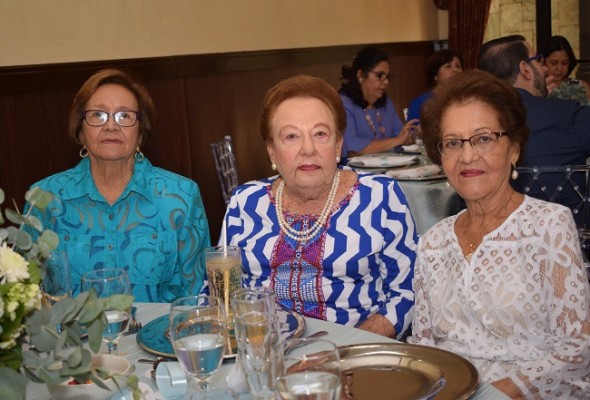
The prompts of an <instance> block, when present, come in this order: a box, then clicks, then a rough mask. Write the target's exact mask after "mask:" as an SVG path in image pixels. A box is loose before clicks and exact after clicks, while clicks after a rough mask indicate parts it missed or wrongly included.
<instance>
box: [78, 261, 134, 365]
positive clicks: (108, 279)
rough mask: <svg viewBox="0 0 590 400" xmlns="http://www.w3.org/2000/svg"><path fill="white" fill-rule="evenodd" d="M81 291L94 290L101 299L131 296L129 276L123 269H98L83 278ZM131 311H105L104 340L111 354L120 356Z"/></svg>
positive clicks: (87, 273)
mask: <svg viewBox="0 0 590 400" xmlns="http://www.w3.org/2000/svg"><path fill="white" fill-rule="evenodd" d="M81 289H82V291H83V292H87V291H89V290H90V289H94V290H95V292H96V295H97V296H98V297H99V298H102V297H110V296H112V295H115V294H131V285H130V283H129V276H128V275H127V272H126V271H125V270H124V269H121V268H105V269H96V270H93V271H89V272H86V273H85V274H84V275H83V276H82V284H81ZM130 311H131V310H125V311H120V310H115V309H106V310H104V313H105V316H106V319H107V324H106V327H105V329H104V331H103V332H102V340H103V341H104V342H105V343H106V344H107V351H108V353H109V354H115V355H116V354H118V349H117V344H118V342H119V338H120V337H121V335H122V334H123V332H124V331H125V329H127V324H128V323H129V313H130Z"/></svg>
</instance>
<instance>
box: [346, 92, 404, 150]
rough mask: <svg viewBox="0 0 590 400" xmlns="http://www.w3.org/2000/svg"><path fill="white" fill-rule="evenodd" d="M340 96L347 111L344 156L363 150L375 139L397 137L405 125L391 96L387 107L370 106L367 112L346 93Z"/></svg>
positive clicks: (386, 104)
mask: <svg viewBox="0 0 590 400" xmlns="http://www.w3.org/2000/svg"><path fill="white" fill-rule="evenodd" d="M340 98H341V99H342V104H343V105H344V110H345V111H346V130H345V131H344V145H343V146H342V158H346V157H347V156H348V152H349V151H353V152H359V151H361V150H362V149H364V148H365V147H367V146H368V145H369V144H370V143H371V142H372V141H373V140H375V139H377V140H378V139H385V138H391V137H396V136H397V135H399V133H400V131H401V130H402V128H403V127H404V124H403V123H402V121H401V120H400V119H399V117H398V115H397V111H396V110H395V107H394V106H393V103H392V102H391V99H390V98H389V97H388V98H387V102H386V103H385V107H381V108H368V109H367V110H366V111H367V114H365V111H364V110H363V109H362V108H361V107H359V106H357V105H356V104H354V103H353V102H352V100H351V99H350V97H348V96H346V95H345V94H343V93H341V94H340ZM367 115H368V116H369V118H370V119H371V121H372V122H373V127H374V128H375V131H373V129H372V128H371V125H369V123H368V119H367Z"/></svg>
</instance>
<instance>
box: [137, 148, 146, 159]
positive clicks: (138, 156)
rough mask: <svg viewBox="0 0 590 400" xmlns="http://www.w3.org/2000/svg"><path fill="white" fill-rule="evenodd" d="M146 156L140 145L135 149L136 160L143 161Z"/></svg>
mask: <svg viewBox="0 0 590 400" xmlns="http://www.w3.org/2000/svg"><path fill="white" fill-rule="evenodd" d="M144 158H145V156H144V155H143V153H142V152H141V150H140V148H139V146H137V148H136V149H135V161H137V162H142V161H143V159H144Z"/></svg>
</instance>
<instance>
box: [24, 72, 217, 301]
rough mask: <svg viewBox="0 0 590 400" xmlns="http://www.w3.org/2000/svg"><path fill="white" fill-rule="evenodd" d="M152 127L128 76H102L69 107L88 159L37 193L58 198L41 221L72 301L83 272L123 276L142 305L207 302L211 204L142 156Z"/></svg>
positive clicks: (149, 111) (142, 94)
mask: <svg viewBox="0 0 590 400" xmlns="http://www.w3.org/2000/svg"><path fill="white" fill-rule="evenodd" d="M153 118H154V106H153V102H152V98H151V97H150V95H149V93H148V91H147V89H146V88H145V87H144V86H143V85H142V84H140V83H139V82H138V81H136V80H135V79H134V78H133V77H132V76H130V75H129V74H127V73H125V72H123V71H120V70H116V69H106V70H102V71H98V72H97V73H95V74H94V75H92V76H91V77H90V78H89V79H88V80H87V81H86V82H85V83H84V84H83V85H82V87H81V88H80V90H79V91H78V93H77V94H76V96H75V97H74V101H73V103H72V106H71V108H70V116H69V132H68V133H69V136H70V138H71V139H73V140H74V141H75V142H76V143H78V144H79V145H80V146H81V149H80V157H81V158H82V160H81V161H80V162H79V163H78V165H76V166H75V167H74V168H72V169H69V170H67V171H64V172H60V173H58V174H56V175H53V176H50V177H48V178H45V179H43V180H41V181H39V182H37V183H35V184H34V185H33V186H39V187H41V189H43V190H46V191H49V192H52V193H53V194H54V196H55V197H54V199H53V200H52V201H51V203H50V204H49V207H47V209H46V210H45V211H44V213H43V214H39V215H38V217H39V218H40V219H41V221H42V223H43V226H44V227H45V228H46V229H51V230H53V231H55V232H56V233H57V234H58V235H59V247H58V250H62V251H65V252H66V253H67V255H68V259H69V263H70V269H71V275H72V284H73V289H74V294H76V293H77V292H78V291H79V289H80V279H81V277H82V275H83V274H84V273H85V272H87V271H90V270H93V269H100V268H115V267H117V268H123V269H125V270H126V271H127V273H128V274H129V279H130V281H131V286H132V294H133V295H134V296H135V301H143V302H171V301H173V300H174V299H176V298H177V297H181V296H187V295H190V294H198V293H199V290H200V288H201V285H202V283H203V280H204V273H205V267H204V264H203V261H202V259H201V254H200V253H201V252H202V250H203V249H204V248H205V247H207V246H209V245H210V238H209V227H208V224H207V218H206V216H205V210H204V207H203V201H202V199H201V194H200V192H199V188H198V186H197V184H196V183H195V182H193V181H192V180H190V179H188V178H185V177H183V176H180V175H177V174H174V173H172V172H169V171H166V170H163V169H161V168H157V167H154V166H152V164H151V163H150V162H149V161H148V159H147V158H146V157H145V156H144V155H143V153H142V152H141V146H142V145H143V144H145V143H147V142H148V141H149V139H150V138H151V136H152V126H153ZM36 210H37V209H35V211H36Z"/></svg>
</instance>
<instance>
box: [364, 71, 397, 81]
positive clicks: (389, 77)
mask: <svg viewBox="0 0 590 400" xmlns="http://www.w3.org/2000/svg"><path fill="white" fill-rule="evenodd" d="M369 72H372V73H374V74H375V76H376V77H377V79H379V80H380V81H381V82H384V81H385V80H386V79H387V80H388V81H390V80H392V79H393V74H388V73H387V72H385V71H372V70H371V71H369Z"/></svg>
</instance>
